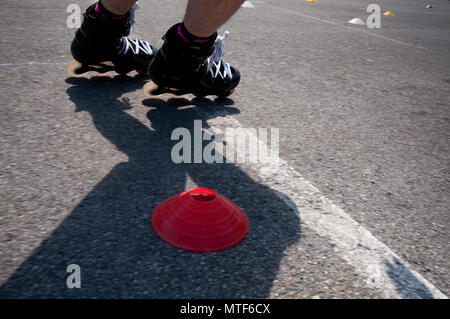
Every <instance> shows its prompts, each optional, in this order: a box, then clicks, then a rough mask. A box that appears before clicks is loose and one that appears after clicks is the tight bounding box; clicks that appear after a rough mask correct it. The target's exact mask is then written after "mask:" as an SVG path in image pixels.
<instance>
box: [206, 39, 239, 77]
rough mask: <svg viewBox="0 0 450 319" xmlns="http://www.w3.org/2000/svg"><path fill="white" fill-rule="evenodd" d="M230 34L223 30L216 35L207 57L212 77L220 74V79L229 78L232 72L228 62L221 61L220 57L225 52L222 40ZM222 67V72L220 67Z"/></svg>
mask: <svg viewBox="0 0 450 319" xmlns="http://www.w3.org/2000/svg"><path fill="white" fill-rule="evenodd" d="M229 36H230V32H229V31H225V33H224V34H223V36H220V35H219V36H217V38H216V41H215V42H214V51H213V53H212V54H211V56H210V57H209V58H208V71H209V72H210V73H211V76H212V77H213V78H217V77H218V76H220V77H221V78H222V79H225V78H229V79H230V80H231V78H232V77H233V74H232V73H231V67H230V64H229V63H225V62H223V61H222V58H223V56H224V54H225V46H224V44H223V40H225V39H226V38H228V37H229ZM222 68H223V72H222V71H221V69H222Z"/></svg>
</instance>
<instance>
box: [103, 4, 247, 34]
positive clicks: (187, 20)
mask: <svg viewBox="0 0 450 319" xmlns="http://www.w3.org/2000/svg"><path fill="white" fill-rule="evenodd" d="M103 1H104V0H103ZM110 1H112V2H117V1H113V0H110ZM243 2H244V0H189V2H188V5H187V9H186V15H185V16H184V21H183V22H184V26H185V27H186V29H187V30H188V31H189V33H191V34H193V35H195V36H197V37H202V38H203V37H209V36H211V35H212V34H213V33H214V32H216V31H217V29H218V28H220V27H221V26H222V25H223V24H224V23H225V22H227V21H228V19H230V18H231V17H232V16H233V14H234V13H235V12H236V11H237V10H238V9H239V8H240V7H241V5H242V3H243Z"/></svg>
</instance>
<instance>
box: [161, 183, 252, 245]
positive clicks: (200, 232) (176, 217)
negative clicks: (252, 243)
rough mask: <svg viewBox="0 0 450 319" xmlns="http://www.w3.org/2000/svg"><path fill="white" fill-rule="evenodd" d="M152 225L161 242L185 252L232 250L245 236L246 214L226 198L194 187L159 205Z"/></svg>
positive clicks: (247, 224) (247, 222)
mask: <svg viewBox="0 0 450 319" xmlns="http://www.w3.org/2000/svg"><path fill="white" fill-rule="evenodd" d="M152 226H153V229H154V230H155V232H156V233H157V234H158V236H159V237H161V238H162V239H163V240H164V241H166V242H167V243H169V244H171V245H172V246H175V247H177V248H181V249H184V250H188V251H194V252H214V251H220V250H224V249H227V248H231V247H233V246H235V245H237V244H238V243H240V242H241V241H242V240H243V239H244V237H245V236H246V235H247V233H248V230H249V227H250V225H249V221H248V218H247V215H246V214H245V213H244V212H243V211H242V210H241V209H240V208H239V206H237V205H236V204H235V203H233V202H232V201H230V200H229V199H227V198H225V197H223V196H221V195H219V194H217V193H215V192H214V191H212V190H210V189H207V188H201V187H199V188H195V189H193V190H190V191H186V192H183V193H181V194H179V195H177V196H174V197H171V198H169V199H167V200H165V201H163V202H162V203H161V204H159V205H158V206H157V207H156V208H155V210H154V211H153V215H152Z"/></svg>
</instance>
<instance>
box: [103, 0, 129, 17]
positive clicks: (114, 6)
mask: <svg viewBox="0 0 450 319" xmlns="http://www.w3.org/2000/svg"><path fill="white" fill-rule="evenodd" d="M136 1H137V0H101V3H102V5H103V6H104V7H105V8H106V10H108V11H109V12H111V13H113V14H117V15H124V14H126V13H127V12H128V11H130V10H131V8H132V7H133V5H134V4H135V3H136Z"/></svg>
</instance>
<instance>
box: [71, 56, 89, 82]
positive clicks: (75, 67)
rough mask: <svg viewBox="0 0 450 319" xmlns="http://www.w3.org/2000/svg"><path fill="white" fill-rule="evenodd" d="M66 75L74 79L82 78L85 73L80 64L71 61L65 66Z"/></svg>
mask: <svg viewBox="0 0 450 319" xmlns="http://www.w3.org/2000/svg"><path fill="white" fill-rule="evenodd" d="M66 71H67V74H69V75H70V76H72V77H75V78H81V77H83V76H84V75H85V74H86V73H87V71H83V66H82V65H81V63H80V62H78V61H76V60H73V61H71V62H69V63H68V64H67V65H66Z"/></svg>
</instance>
